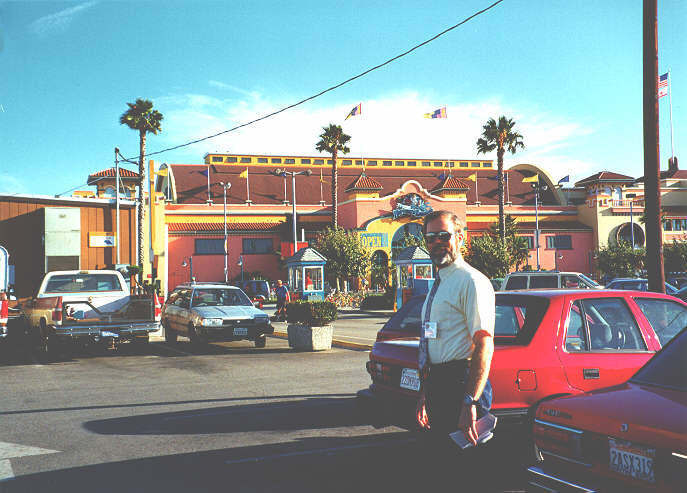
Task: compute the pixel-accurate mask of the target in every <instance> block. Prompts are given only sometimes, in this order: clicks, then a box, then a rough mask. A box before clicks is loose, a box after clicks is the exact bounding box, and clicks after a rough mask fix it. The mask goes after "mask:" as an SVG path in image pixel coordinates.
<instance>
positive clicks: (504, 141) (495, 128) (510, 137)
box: [477, 116, 525, 243]
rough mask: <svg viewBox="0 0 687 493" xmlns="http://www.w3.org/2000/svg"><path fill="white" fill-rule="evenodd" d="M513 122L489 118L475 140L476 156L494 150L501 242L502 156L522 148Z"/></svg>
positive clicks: (503, 233)
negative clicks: (496, 168)
mask: <svg viewBox="0 0 687 493" xmlns="http://www.w3.org/2000/svg"><path fill="white" fill-rule="evenodd" d="M514 125H515V122H514V121H513V120H511V119H510V118H506V117H505V116H501V117H499V122H498V124H497V123H496V121H495V120H494V119H493V118H489V120H488V121H487V124H486V125H484V126H483V127H482V137H481V138H479V139H477V154H480V153H483V154H486V153H487V152H491V151H493V150H494V149H496V165H497V167H498V192H499V236H500V238H501V241H502V242H504V243H505V241H506V216H505V214H504V211H503V207H504V203H503V202H504V200H503V195H504V194H503V155H504V154H505V152H506V149H508V151H509V152H510V153H511V154H515V151H516V150H517V149H518V147H521V148H524V147H525V144H524V143H523V142H522V135H520V134H519V133H518V132H514V131H513V126H514Z"/></svg>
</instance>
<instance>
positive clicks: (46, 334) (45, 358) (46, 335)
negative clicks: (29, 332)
mask: <svg viewBox="0 0 687 493" xmlns="http://www.w3.org/2000/svg"><path fill="white" fill-rule="evenodd" d="M57 355H58V341H57V338H56V337H55V336H54V335H53V334H51V333H50V329H48V327H47V326H46V325H45V322H44V321H42V320H41V327H40V331H39V334H38V354H37V357H38V360H39V361H40V362H41V363H51V362H54V361H57V359H58V358H57Z"/></svg>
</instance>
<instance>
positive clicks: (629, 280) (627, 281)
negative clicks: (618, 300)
mask: <svg viewBox="0 0 687 493" xmlns="http://www.w3.org/2000/svg"><path fill="white" fill-rule="evenodd" d="M606 289H634V290H636V291H648V290H649V280H648V279H637V278H633V277H617V278H615V279H613V280H612V281H611V282H609V283H608V284H606ZM677 291H678V289H677V288H676V287H675V286H673V285H672V284H668V283H666V294H670V295H674V294H675V293H677Z"/></svg>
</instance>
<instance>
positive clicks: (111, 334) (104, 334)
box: [100, 330, 119, 337]
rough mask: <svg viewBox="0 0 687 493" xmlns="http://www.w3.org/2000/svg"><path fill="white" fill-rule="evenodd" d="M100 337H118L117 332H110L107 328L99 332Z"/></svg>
mask: <svg viewBox="0 0 687 493" xmlns="http://www.w3.org/2000/svg"><path fill="white" fill-rule="evenodd" d="M100 337H119V334H117V333H115V332H110V331H108V330H103V331H102V332H100Z"/></svg>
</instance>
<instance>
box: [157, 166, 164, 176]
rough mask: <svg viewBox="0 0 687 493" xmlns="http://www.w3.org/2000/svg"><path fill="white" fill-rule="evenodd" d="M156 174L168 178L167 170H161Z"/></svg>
mask: <svg viewBox="0 0 687 493" xmlns="http://www.w3.org/2000/svg"><path fill="white" fill-rule="evenodd" d="M155 174H156V175H157V176H167V168H160V169H159V170H157V172H156V173H155Z"/></svg>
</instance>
